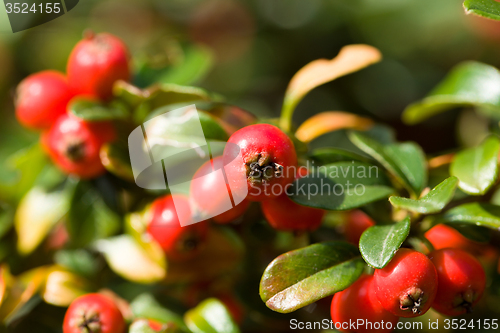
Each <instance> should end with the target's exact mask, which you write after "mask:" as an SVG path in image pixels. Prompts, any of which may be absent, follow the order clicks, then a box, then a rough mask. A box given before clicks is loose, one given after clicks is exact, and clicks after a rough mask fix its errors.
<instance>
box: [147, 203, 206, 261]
mask: <svg viewBox="0 0 500 333" xmlns="http://www.w3.org/2000/svg"><path fill="white" fill-rule="evenodd" d="M191 219H192V215H191V208H190V206H189V199H188V198H187V197H185V196H182V195H177V194H175V195H170V194H169V195H166V196H164V197H162V198H160V199H156V200H155V201H154V202H153V204H152V206H151V220H150V223H149V224H148V226H147V232H148V233H149V234H150V235H151V237H153V238H154V239H155V240H156V241H157V242H158V244H159V245H160V246H161V248H162V249H163V250H164V251H165V253H166V254H167V257H168V259H171V260H187V259H191V258H193V257H194V256H195V255H196V254H197V253H198V251H199V249H200V245H201V244H202V243H203V242H204V241H205V240H206V238H207V232H208V225H207V223H206V222H205V221H202V222H198V223H194V224H190V225H186V226H185V227H183V226H181V222H180V221H190V220H191Z"/></svg>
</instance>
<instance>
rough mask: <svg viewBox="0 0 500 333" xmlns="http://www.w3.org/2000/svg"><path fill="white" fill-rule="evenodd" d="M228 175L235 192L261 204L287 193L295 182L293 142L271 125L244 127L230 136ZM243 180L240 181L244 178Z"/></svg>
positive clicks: (226, 164)
mask: <svg viewBox="0 0 500 333" xmlns="http://www.w3.org/2000/svg"><path fill="white" fill-rule="evenodd" d="M224 164H225V166H226V167H225V169H226V175H227V178H228V181H229V185H230V186H231V190H232V191H233V193H236V194H241V193H246V192H247V190H248V199H249V200H253V201H262V200H264V199H269V198H271V197H277V196H279V195H281V194H283V193H284V191H285V188H286V185H288V184H290V183H291V182H292V181H293V180H294V179H295V174H296V169H297V154H296V153H295V148H294V146H293V142H292V141H291V140H290V138H289V137H288V136H287V135H286V134H285V133H283V132H282V131H281V130H280V129H279V128H277V127H276V126H273V125H268V124H257V125H250V126H247V127H244V128H242V129H240V130H238V131H236V132H235V133H233V135H231V137H230V138H229V140H228V144H227V146H226V148H225V149H224ZM245 178H246V182H245V181H241V179H245Z"/></svg>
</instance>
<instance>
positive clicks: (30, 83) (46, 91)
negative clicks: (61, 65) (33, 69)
mask: <svg viewBox="0 0 500 333" xmlns="http://www.w3.org/2000/svg"><path fill="white" fill-rule="evenodd" d="M16 94H17V96H16V117H17V119H18V120H19V122H20V123H21V124H22V125H23V126H25V127H28V128H32V129H48V128H50V126H52V125H53V124H54V123H55V122H56V120H57V118H58V117H59V116H60V115H63V114H65V113H66V107H67V105H68V102H69V101H70V99H71V97H72V94H71V91H70V88H69V85H68V82H67V80H66V77H65V76H64V74H62V73H59V72H56V71H43V72H39V73H36V74H33V75H30V76H28V77H27V78H25V79H24V80H23V81H21V83H20V84H19V86H18V87H17V92H16Z"/></svg>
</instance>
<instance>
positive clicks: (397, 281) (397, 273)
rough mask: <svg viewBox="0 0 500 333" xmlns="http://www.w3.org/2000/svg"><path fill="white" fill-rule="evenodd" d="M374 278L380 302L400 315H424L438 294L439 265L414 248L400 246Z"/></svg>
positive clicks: (377, 270)
mask: <svg viewBox="0 0 500 333" xmlns="http://www.w3.org/2000/svg"><path fill="white" fill-rule="evenodd" d="M374 278H375V280H374V281H375V284H374V287H375V288H374V289H375V294H376V295H377V298H378V300H379V301H380V304H381V305H382V306H383V307H384V308H385V309H386V310H387V311H389V312H391V313H392V314H394V315H396V316H399V317H406V318H410V317H417V316H420V315H423V314H424V313H425V312H427V310H429V308H430V307H431V305H432V302H433V301H434V298H435V296H436V291H437V285H438V279H437V272H436V268H435V267H434V265H433V264H432V262H431V261H430V260H429V258H427V257H426V256H425V255H423V254H422V253H420V252H417V251H414V250H410V249H405V248H401V249H399V250H398V252H397V253H396V255H395V256H394V258H392V260H391V262H390V263H389V264H388V265H387V266H385V267H384V268H382V269H376V270H375V274H374Z"/></svg>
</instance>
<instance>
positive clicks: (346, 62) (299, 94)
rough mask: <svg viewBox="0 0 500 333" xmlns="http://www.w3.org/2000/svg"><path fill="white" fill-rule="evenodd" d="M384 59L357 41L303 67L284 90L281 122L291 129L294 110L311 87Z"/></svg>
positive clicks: (284, 126)
mask: <svg viewBox="0 0 500 333" xmlns="http://www.w3.org/2000/svg"><path fill="white" fill-rule="evenodd" d="M381 59H382V55H381V53H380V51H379V50H377V49H376V48H374V47H373V46H369V45H364V44H356V45H348V46H345V47H343V48H342V49H341V50H340V52H339V54H338V55H337V56H336V57H335V58H333V59H331V60H327V59H318V60H314V61H312V62H310V63H309V64H307V65H305V66H304V67H302V68H301V69H300V70H299V71H298V72H297V73H296V74H295V75H294V76H293V78H292V80H291V81H290V84H289V85H288V88H287V90H286V94H285V102H284V104H283V110H282V113H283V115H282V118H281V121H280V122H281V123H280V126H281V127H282V128H283V129H284V130H286V131H289V130H290V121H291V118H292V114H293V110H294V109H295V107H296V106H297V104H298V103H299V102H300V101H301V100H302V98H304V96H305V95H306V94H307V93H308V92H309V91H311V90H312V89H314V88H316V87H317V86H320V85H322V84H324V83H327V82H330V81H332V80H335V79H336V78H339V77H341V76H344V75H347V74H350V73H353V72H356V71H358V70H360V69H362V68H365V67H367V66H369V65H371V64H374V63H377V62H379V61H380V60H381Z"/></svg>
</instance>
